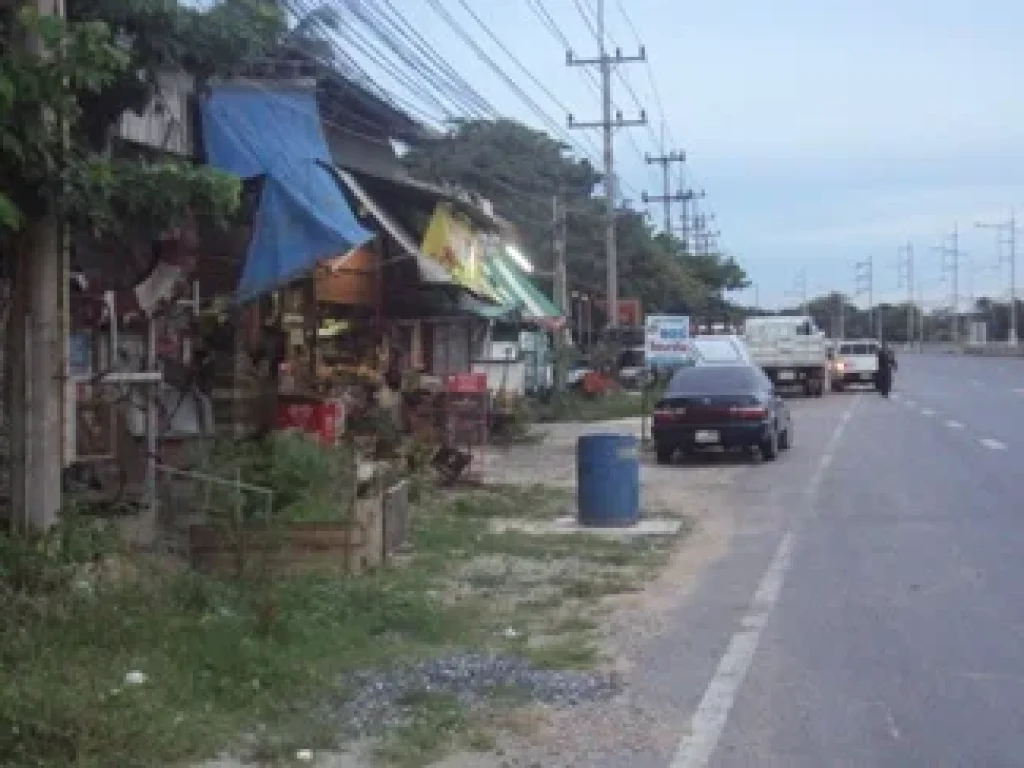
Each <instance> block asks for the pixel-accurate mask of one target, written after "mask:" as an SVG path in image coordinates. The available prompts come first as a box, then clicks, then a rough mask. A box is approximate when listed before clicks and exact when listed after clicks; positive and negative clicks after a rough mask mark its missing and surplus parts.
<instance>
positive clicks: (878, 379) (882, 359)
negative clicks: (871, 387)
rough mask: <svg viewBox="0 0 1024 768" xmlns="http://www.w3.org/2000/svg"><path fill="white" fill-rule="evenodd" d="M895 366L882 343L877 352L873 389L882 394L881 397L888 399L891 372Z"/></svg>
mask: <svg viewBox="0 0 1024 768" xmlns="http://www.w3.org/2000/svg"><path fill="white" fill-rule="evenodd" d="M895 364H896V358H895V356H894V355H893V354H892V352H891V351H890V350H889V347H888V346H887V345H886V344H885V343H883V344H882V346H881V348H879V350H878V373H876V374H875V388H876V389H877V390H878V391H879V392H881V393H882V397H888V396H889V392H890V391H891V390H892V371H893V368H895Z"/></svg>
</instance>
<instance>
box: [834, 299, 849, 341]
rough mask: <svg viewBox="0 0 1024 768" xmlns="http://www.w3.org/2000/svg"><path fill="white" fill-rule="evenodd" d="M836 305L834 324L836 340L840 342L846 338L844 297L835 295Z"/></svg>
mask: <svg viewBox="0 0 1024 768" xmlns="http://www.w3.org/2000/svg"><path fill="white" fill-rule="evenodd" d="M835 296H836V303H837V304H838V305H839V306H838V307H836V317H837V320H838V322H837V323H836V339H837V340H839V341H842V340H843V339H845V338H846V297H845V296H844V295H843V294H841V293H837V294H836V295H835Z"/></svg>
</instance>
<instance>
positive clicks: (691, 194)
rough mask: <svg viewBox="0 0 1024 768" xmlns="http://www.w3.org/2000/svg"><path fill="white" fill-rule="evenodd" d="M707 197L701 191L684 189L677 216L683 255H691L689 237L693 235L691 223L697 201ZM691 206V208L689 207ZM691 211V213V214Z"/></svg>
mask: <svg viewBox="0 0 1024 768" xmlns="http://www.w3.org/2000/svg"><path fill="white" fill-rule="evenodd" d="M705 197H707V193H706V192H705V191H704V190H703V189H701V190H693V189H684V190H683V197H682V201H681V202H682V204H683V205H682V211H681V212H680V216H679V227H680V230H679V231H680V235H681V239H682V242H683V253H693V252H694V251H691V250H690V236H691V235H692V234H693V223H694V221H693V220H694V218H695V216H696V211H697V201H698V200H703V199H704V198H705ZM691 204H692V206H691ZM691 210H692V211H693V213H692V214H691Z"/></svg>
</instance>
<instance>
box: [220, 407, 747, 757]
mask: <svg viewBox="0 0 1024 768" xmlns="http://www.w3.org/2000/svg"><path fill="white" fill-rule="evenodd" d="M539 429H540V431H541V432H542V433H543V439H541V440H537V441H535V442H531V443H527V444H522V445H515V446H508V447H501V448H496V447H495V448H490V449H489V451H488V453H487V455H486V457H485V458H484V463H483V466H484V467H485V472H486V482H487V483H488V485H492V486H497V487H499V488H500V487H502V486H526V487H533V486H538V485H539V486H544V487H549V488H556V489H561V490H562V491H565V492H567V493H565V497H564V498H565V501H564V506H565V508H564V509H563V510H561V513H562V514H573V512H574V503H573V501H572V499H573V496H572V494H571V491H574V489H575V485H576V474H575V473H576V459H575V452H576V441H577V439H578V438H579V437H580V436H581V435H584V434H594V433H602V432H616V433H627V434H635V435H637V436H639V435H640V431H641V423H640V420H639V419H626V420H617V421H613V422H600V423H589V424H551V425H544V426H543V427H541V428H539ZM744 469H745V467H744V466H743V463H742V462H737V461H731V460H722V461H715V460H714V459H710V460H707V461H701V462H700V463H698V464H696V465H694V466H690V467H686V468H680V467H659V466H657V465H655V464H654V463H653V461H651V460H649V459H646V458H645V459H642V464H641V514H642V515H643V516H646V517H652V518H673V519H680V520H682V521H683V522H684V526H685V529H686V530H688V531H689V534H688V535H686V536H683V537H680V538H678V539H677V541H676V543H675V544H674V547H673V550H672V552H671V554H670V556H669V558H668V562H667V565H665V566H664V567H663V568H662V569H661V570H660V572H659V573H658V574H657V575H655V576H654V577H653V579H650V580H649V581H647V582H646V583H645V584H642V585H641V586H640V588H639V589H632V590H627V591H625V592H622V593H619V594H608V595H606V596H603V597H600V598H599V601H598V603H597V605H598V608H597V609H596V611H595V610H594V609H593V608H591V611H592V612H591V613H590V615H591V616H597V617H598V626H597V629H596V631H595V633H594V634H595V636H594V638H593V639H594V641H595V642H596V643H597V645H598V647H599V648H600V657H601V658H602V659H603V662H602V664H601V666H602V668H604V669H606V670H607V671H609V673H610V674H611V675H612V677H613V679H615V681H616V682H617V683H618V684H619V685H620V686H621V692H620V693H618V694H617V695H615V696H614V697H613V698H611V699H608V700H603V701H598V702H590V703H584V704H580V705H578V706H575V707H571V708H566V709H555V708H547V707H543V706H532V705H527V706H520V707H517V708H513V709H502V710H497V711H495V712H494V713H493V714H492V715H491V716H490V717H489V722H488V726H489V728H490V730H492V731H493V733H494V749H492V750H490V751H487V752H465V753H458V754H453V755H450V756H449V757H447V758H445V759H443V760H441V761H440V762H438V763H435V764H434V765H435V766H437V768H511V767H512V766H522V767H524V768H526V767H531V766H585V765H587V764H588V763H587V755H588V754H594V753H595V752H599V751H601V750H602V749H605V748H612V747H615V748H618V749H621V748H622V747H623V746H626V747H627V748H628V747H629V746H630V745H634V744H635V745H637V748H638V749H639V748H640V747H642V746H643V745H650V744H657V743H662V742H664V743H671V742H672V741H674V740H676V739H678V729H675V730H667V729H666V726H664V725H662V726H660V727H659V725H658V723H666V722H673V720H672V718H666V717H663V716H660V715H662V714H663V713H659V712H656V711H652V707H651V706H650V705H648V704H647V703H646V702H645V701H643V700H642V698H641V697H640V696H638V695H637V694H636V693H635V692H634V689H633V688H632V687H631V685H630V682H631V677H632V674H633V670H634V667H635V666H636V665H638V663H639V660H640V658H641V656H642V653H643V651H644V649H645V647H646V646H647V645H648V644H649V643H650V642H652V641H653V640H656V639H657V638H658V637H659V636H660V635H661V634H663V631H664V628H665V624H666V622H667V620H668V618H669V616H670V614H671V612H672V611H673V609H674V608H675V607H677V606H678V605H679V604H680V603H681V602H682V601H684V600H685V599H686V598H687V596H688V595H689V594H690V591H691V590H692V589H693V588H694V586H695V584H696V582H697V579H698V577H699V575H700V574H701V573H702V571H703V570H704V568H705V567H706V566H708V565H709V564H710V563H712V562H713V561H715V560H716V559H717V558H718V557H720V556H721V555H723V554H725V553H726V551H727V549H728V547H729V542H730V540H731V538H732V533H733V528H734V520H733V516H732V513H731V511H730V505H729V504H728V503H727V493H728V490H729V488H730V486H731V485H733V484H734V482H735V480H736V478H737V476H738V474H739V473H741V472H743V470H744ZM523 516H524V517H529V516H530V514H529V511H528V510H524V515H523ZM583 535H586V534H583ZM572 560H574V558H571V557H569V558H564V557H563V558H557V559H551V560H548V561H537V560H530V561H524V560H515V559H512V560H510V559H508V558H506V557H491V558H489V559H488V558H480V559H478V560H474V561H472V562H470V563H469V564H468V565H467V566H466V569H465V572H463V573H462V574H461V576H462V577H464V579H465V583H466V584H470V583H472V582H474V581H481V580H486V578H484V577H490V576H497V575H501V577H502V578H501V579H499V580H498V581H501V582H502V589H503V592H502V593H501V594H496V599H504V600H507V599H510V598H514V600H515V601H518V600H521V599H523V595H519V594H516V595H512V594H511V593H510V590H511V591H512V592H514V591H515V590H516V589H518V587H516V584H519V585H520V586H521V587H522V589H523V590H525V591H526V592H530V598H531V599H533V600H537V599H539V598H542V597H543V596H544V595H543V594H542V593H541V592H540V591H538V590H543V589H544V588H545V586H546V585H552V584H558V583H559V582H562V581H564V580H565V579H564V577H565V573H564V572H565V571H566V570H567V569H569V570H572V569H573V568H574V567H575V566H574V565H573V562H571V561H572ZM524 567H525V569H526V570H523V569H524ZM537 569H540V570H542V571H543V573H541V572H540V571H538V570H537ZM521 571H522V572H521ZM492 572H493V573H492ZM580 573H582V574H584V576H585V578H586V579H588V580H589V579H592V578H594V576H595V573H594V571H593V570H591V571H586V572H585V573H584V571H581V572H580ZM597 575H598V576H600V574H599V573H598V574H597ZM649 575H650V574H648V576H649ZM645 578H646V577H645ZM660 731H664V732H660ZM368 754H369V753H368V751H367V750H366V749H359V750H351V751H349V752H347V753H346V754H344V755H340V754H331V755H328V754H324V753H319V754H316V755H315V756H313V757H312V760H310V762H306V763H305V764H307V765H313V766H317V767H318V768H368V767H369V766H370V765H372V764H373V763H372V761H371V759H370V758H369V757H368ZM297 764H300V763H297ZM204 768H240V766H238V764H236V763H233V762H226V763H211V764H208V766H204Z"/></svg>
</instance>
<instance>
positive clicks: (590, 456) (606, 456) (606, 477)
mask: <svg viewBox="0 0 1024 768" xmlns="http://www.w3.org/2000/svg"><path fill="white" fill-rule="evenodd" d="M576 504H577V509H578V512H577V521H578V522H579V524H580V525H587V526H594V527H604V528H622V527H625V526H630V525H636V523H637V522H638V521H639V520H640V452H639V450H638V443H637V439H636V437H634V436H633V435H614V434H607V435H584V436H582V437H581V438H579V440H578V441H577V443H576Z"/></svg>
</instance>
